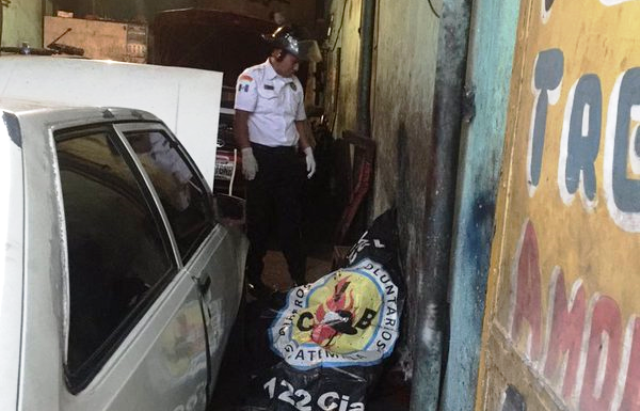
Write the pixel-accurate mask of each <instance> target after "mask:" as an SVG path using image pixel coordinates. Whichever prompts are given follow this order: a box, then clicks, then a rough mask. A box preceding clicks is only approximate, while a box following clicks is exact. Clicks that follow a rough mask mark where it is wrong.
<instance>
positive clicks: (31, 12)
mask: <svg viewBox="0 0 640 411" xmlns="http://www.w3.org/2000/svg"><path fill="white" fill-rule="evenodd" d="M0 7H3V8H4V10H3V21H2V45H3V46H19V45H21V44H22V43H28V44H29V45H30V46H31V47H42V15H43V12H44V10H43V3H42V0H17V1H16V0H14V1H12V2H11V3H10V4H9V6H0Z"/></svg>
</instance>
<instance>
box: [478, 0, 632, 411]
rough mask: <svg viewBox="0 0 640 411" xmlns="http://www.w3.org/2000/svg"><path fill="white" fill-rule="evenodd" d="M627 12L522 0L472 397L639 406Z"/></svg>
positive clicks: (599, 5)
mask: <svg viewBox="0 0 640 411" xmlns="http://www.w3.org/2000/svg"><path fill="white" fill-rule="evenodd" d="M639 19H640V3H639V2H637V1H624V0H599V1H596V0H593V1H589V2H574V1H568V0H555V1H553V0H545V1H541V0H528V1H523V2H522V7H521V14H520V21H519V24H518V28H519V31H518V38H517V41H518V43H517V46H516V57H515V60H514V70H513V78H512V82H511V98H510V103H509V116H508V126H507V133H506V145H505V149H504V158H503V174H502V179H501V185H500V193H499V200H498V206H497V210H498V211H497V220H498V224H497V230H496V238H495V240H494V243H493V251H492V261H491V271H490V279H489V290H488V294H487V315H486V317H485V327H484V333H483V343H484V352H485V353H486V354H485V356H484V359H483V363H482V364H481V384H480V385H479V387H478V403H477V406H476V409H486V410H515V409H518V410H520V409H524V408H522V407H523V406H524V405H525V404H526V407H527V408H526V409H529V410H537V409H546V410H560V409H573V410H639V409H640V321H639V320H638V314H639V313H640V300H639V299H638V295H640V282H638V281H637V278H638V274H637V273H638V266H639V264H640V237H639V236H640V183H639V181H638V180H640V176H639V174H640V132H639V130H640V110H638V107H639V106H640V55H639V54H638V52H637V50H638V35H637V33H638V30H637V22H638V20H639Z"/></svg>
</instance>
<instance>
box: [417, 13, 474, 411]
mask: <svg viewBox="0 0 640 411" xmlns="http://www.w3.org/2000/svg"><path fill="white" fill-rule="evenodd" d="M470 14H471V0H444V1H443V9H442V12H441V20H440V29H439V34H438V57H437V59H438V60H437V63H436V80H435V89H434V101H433V135H432V139H433V141H432V144H431V147H432V152H431V153H429V154H428V158H429V159H430V161H429V164H428V167H427V179H428V182H427V187H428V190H427V193H426V204H425V213H426V215H425V229H424V241H423V243H424V247H422V248H423V249H422V250H420V251H421V254H420V260H419V262H418V264H419V266H418V277H417V287H418V290H417V293H418V297H417V298H418V300H417V301H419V304H418V305H417V313H416V315H417V320H416V328H417V329H416V332H415V333H414V338H415V340H414V372H413V381H412V392H411V410H412V411H430V410H433V411H435V410H437V409H438V406H439V402H440V393H441V387H442V379H443V375H444V370H445V368H446V363H445V355H446V341H447V339H448V304H447V291H448V283H449V269H450V266H449V264H450V258H449V256H450V251H451V241H452V228H453V215H454V207H455V194H456V178H457V169H458V151H459V148H460V132H461V128H462V101H463V94H464V79H465V72H466V61H467V42H468V37H469V20H470Z"/></svg>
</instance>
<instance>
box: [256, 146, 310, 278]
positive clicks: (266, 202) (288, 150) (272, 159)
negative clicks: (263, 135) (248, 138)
mask: <svg viewBox="0 0 640 411" xmlns="http://www.w3.org/2000/svg"><path fill="white" fill-rule="evenodd" d="M251 147H252V148H253V155H254V156H255V158H256V161H257V162H258V172H257V173H256V177H255V178H254V179H253V180H251V181H249V182H248V186H247V203H246V207H247V235H248V237H249V242H250V245H249V253H248V255H247V268H246V273H247V278H248V280H249V282H251V283H252V284H253V285H254V286H256V287H262V286H263V283H262V281H261V275H262V270H263V268H264V263H263V258H264V256H265V255H266V253H267V241H268V238H269V234H270V232H271V230H272V228H274V227H276V228H277V234H278V239H279V240H280V246H281V248H282V252H283V253H284V256H285V258H286V260H287V265H288V267H289V273H290V275H291V278H292V279H293V281H295V282H296V283H298V284H304V283H305V271H306V257H305V254H304V247H303V244H302V203H301V199H300V196H301V191H302V185H303V183H304V178H305V170H306V168H305V165H304V161H303V159H302V158H301V157H300V156H298V154H297V150H296V148H295V147H268V146H263V145H259V144H254V143H252V144H251Z"/></svg>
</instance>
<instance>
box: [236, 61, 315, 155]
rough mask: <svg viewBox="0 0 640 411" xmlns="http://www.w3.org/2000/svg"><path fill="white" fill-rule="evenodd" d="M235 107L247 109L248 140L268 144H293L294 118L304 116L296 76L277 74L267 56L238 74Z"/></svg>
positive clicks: (300, 92) (298, 81)
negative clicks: (266, 58) (288, 76)
mask: <svg viewBox="0 0 640 411" xmlns="http://www.w3.org/2000/svg"><path fill="white" fill-rule="evenodd" d="M235 108H236V110H242V111H248V112H250V113H251V114H250V115H249V140H250V141H251V142H252V143H258V144H262V145H265V146H270V147H275V146H294V145H296V144H297V143H298V138H299V136H298V130H297V129H296V126H295V122H296V121H303V120H306V118H307V116H306V114H305V112H304V93H303V91H302V84H301V83H300V80H298V78H297V77H296V76H293V77H290V78H286V77H281V76H279V75H278V74H277V73H276V71H275V70H274V69H273V66H271V63H270V62H269V60H267V61H266V62H264V63H262V64H258V65H257V66H253V67H249V68H248V69H246V70H245V71H243V72H242V74H240V77H238V84H237V85H236V102H235Z"/></svg>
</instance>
